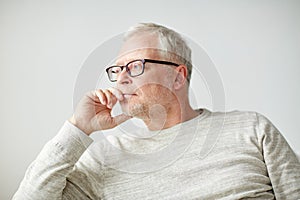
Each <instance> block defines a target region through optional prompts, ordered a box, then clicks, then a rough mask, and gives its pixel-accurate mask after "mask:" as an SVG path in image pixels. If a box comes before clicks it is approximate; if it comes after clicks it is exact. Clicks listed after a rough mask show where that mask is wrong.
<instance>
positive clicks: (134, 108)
mask: <svg viewBox="0 0 300 200" xmlns="http://www.w3.org/2000/svg"><path fill="white" fill-rule="evenodd" d="M121 108H122V111H123V113H124V114H125V115H128V116H131V117H136V118H140V119H144V118H146V116H148V112H147V109H146V106H145V105H144V104H140V103H135V104H123V105H121Z"/></svg>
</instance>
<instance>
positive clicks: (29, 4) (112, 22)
mask: <svg viewBox="0 0 300 200" xmlns="http://www.w3.org/2000/svg"><path fill="white" fill-rule="evenodd" d="M299 20H300V1H297V0H295V1H290V0H282V1H271V0H270V1H260V0H252V1H239V0H237V1H212V0H210V1H174V0H172V1H158V0H152V1H140V0H139V1H130V3H129V1H126V2H125V1H119V2H118V1H114V0H111V1H96V0H95V1H58V0H55V1H47V2H46V1H43V2H42V1H38V0H36V1H11V0H7V1H3V0H2V1H0V66H1V68H0V70H1V71H0V88H1V101H0V102H1V104H0V108H1V112H0V123H1V126H0V133H1V140H0V152H1V163H0V188H1V189H0V199H10V198H11V196H12V194H13V193H14V192H15V190H16V189H17V187H18V184H19V182H20V181H21V179H22V178H23V176H24V173H25V169H26V168H27V167H28V165H29V164H30V162H32V161H33V159H34V158H35V157H36V156H37V154H38V153H39V151H40V150H41V148H42V146H43V145H44V144H45V143H46V142H47V141H48V140H49V139H51V138H52V137H53V136H54V135H55V134H56V133H57V131H58V130H59V128H60V127H61V126H62V124H63V123H64V121H65V120H66V119H68V118H69V117H70V116H71V114H72V97H73V89H74V84H75V81H76V76H77V74H78V72H79V70H80V68H81V65H82V63H83V62H84V60H85V59H86V58H87V57H88V55H89V54H90V53H91V52H92V51H93V50H94V49H95V48H96V47H98V46H99V45H100V44H101V43H102V42H104V41H106V40H107V39H109V38H111V37H112V36H114V35H116V34H119V33H121V32H124V31H126V30H127V28H128V27H129V26H132V25H134V24H136V23H138V22H156V23H160V24H163V25H166V26H168V27H171V28H174V29H175V30H177V31H179V32H181V33H183V34H185V35H187V36H188V37H189V38H191V39H193V40H194V41H196V42H197V43H198V44H200V45H201V46H202V47H203V48H204V49H205V50H206V52H207V53H208V54H209V56H210V57H211V59H212V60H213V61H214V63H215V65H216V68H217V69H218V71H219V73H220V75H221V77H222V79H223V83H224V87H225V93H226V100H227V104H226V107H227V110H229V111H230V110H236V109H238V110H254V111H258V112H260V113H262V114H264V115H266V116H267V117H268V118H269V119H270V120H271V121H272V122H273V123H274V124H275V125H276V127H278V129H279V130H280V131H281V132H282V134H283V135H284V136H285V137H286V139H287V140H288V142H289V143H290V144H291V146H292V147H293V148H294V149H295V150H296V151H299V150H300V136H299V123H300V121H299V116H298V113H300V107H299V102H300V91H299V85H300V78H299V75H300V59H299V57H300V37H299V36H300V23H299ZM99 59H101V58H99ZM192 83H193V84H192V86H193V85H195V84H197V83H196V82H195V81H194V82H192ZM203 93H205V92H203ZM199 95H200V96H199V97H198V98H199V99H200V100H199V101H200V102H201V94H199ZM201 105H202V106H205V107H207V108H208V109H210V106H211V105H210V101H209V99H207V98H206V97H205V95H204V96H203V101H202V102H201Z"/></svg>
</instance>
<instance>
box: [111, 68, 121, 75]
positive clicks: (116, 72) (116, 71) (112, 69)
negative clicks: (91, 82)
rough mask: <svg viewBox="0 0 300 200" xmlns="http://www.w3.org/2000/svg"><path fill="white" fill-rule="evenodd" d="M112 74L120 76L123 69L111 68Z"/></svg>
mask: <svg viewBox="0 0 300 200" xmlns="http://www.w3.org/2000/svg"><path fill="white" fill-rule="evenodd" d="M110 71H111V73H113V74H118V73H120V72H121V68H120V67H113V68H111V70H110Z"/></svg>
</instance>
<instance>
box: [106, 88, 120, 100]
mask: <svg viewBox="0 0 300 200" xmlns="http://www.w3.org/2000/svg"><path fill="white" fill-rule="evenodd" d="M108 90H109V91H110V92H111V93H112V94H114V95H115V96H116V97H117V99H118V100H119V101H123V100H124V96H123V93H122V92H121V91H120V90H118V89H116V88H108Z"/></svg>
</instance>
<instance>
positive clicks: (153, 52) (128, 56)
mask: <svg viewBox="0 0 300 200" xmlns="http://www.w3.org/2000/svg"><path fill="white" fill-rule="evenodd" d="M159 51H160V50H159V49H157V48H139V49H135V50H132V51H128V52H125V53H123V54H120V55H119V56H118V57H117V58H116V62H115V63H116V64H118V65H126V64H127V63H128V62H130V61H132V60H136V59H147V58H148V59H157V58H160V53H159Z"/></svg>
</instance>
